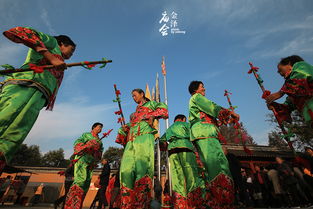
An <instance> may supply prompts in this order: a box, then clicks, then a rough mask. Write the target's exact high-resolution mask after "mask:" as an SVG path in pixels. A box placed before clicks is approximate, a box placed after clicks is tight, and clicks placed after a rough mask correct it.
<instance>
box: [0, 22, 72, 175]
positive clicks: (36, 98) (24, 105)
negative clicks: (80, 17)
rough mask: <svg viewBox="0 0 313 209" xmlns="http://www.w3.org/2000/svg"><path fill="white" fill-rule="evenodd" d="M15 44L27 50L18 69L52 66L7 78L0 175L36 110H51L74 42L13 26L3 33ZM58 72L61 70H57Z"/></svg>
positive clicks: (1, 97)
mask: <svg viewBox="0 0 313 209" xmlns="http://www.w3.org/2000/svg"><path fill="white" fill-rule="evenodd" d="M3 34H4V35H5V36H6V37H7V38H8V39H10V40H11V41H13V42H15V43H22V44H24V45H26V46H28V47H30V49H29V51H28V54H27V57H26V60H25V62H24V64H23V65H22V67H21V68H23V69H26V68H30V67H31V66H32V65H38V66H40V65H47V64H52V65H54V66H55V68H54V69H49V70H45V71H44V72H43V73H34V72H33V71H29V72H20V73H13V74H10V75H7V76H6V77H5V80H4V82H3V86H2V89H1V92H0V157H1V162H0V173H1V171H2V169H3V167H4V166H5V164H6V163H8V162H9V161H10V160H11V159H12V157H13V155H14V153H15V152H16V150H17V149H18V147H19V146H20V144H22V142H23V141H24V139H25V138H26V136H27V134H28V133H29V131H30V130H31V128H32V126H33V125H34V123H35V121H36V119H37V117H38V114H39V111H40V110H41V109H42V108H43V107H44V106H47V109H49V110H52V108H53V104H54V101H55V97H56V94H57V91H58V88H59V86H60V85H61V82H62V78H63V74H64V72H63V70H62V69H65V68H66V64H65V63H64V59H69V58H70V57H71V56H72V54H73V52H74V50H75V46H76V45H75V43H74V42H73V41H72V40H71V39H70V38H69V37H67V36H64V35H60V36H56V37H53V36H50V35H47V34H44V33H41V32H38V31H35V30H33V29H31V28H26V27H16V28H12V29H10V30H8V31H5V32H4V33H3ZM59 70H61V71H59Z"/></svg>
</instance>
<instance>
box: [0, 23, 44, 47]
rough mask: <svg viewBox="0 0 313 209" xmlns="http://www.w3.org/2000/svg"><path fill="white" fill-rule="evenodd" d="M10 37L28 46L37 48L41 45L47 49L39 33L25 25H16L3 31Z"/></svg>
mask: <svg viewBox="0 0 313 209" xmlns="http://www.w3.org/2000/svg"><path fill="white" fill-rule="evenodd" d="M3 34H4V35H5V36H6V37H7V38H8V39H10V40H11V41H13V42H15V43H23V44H25V45H26V46H28V47H30V48H32V49H35V47H37V46H39V47H42V48H44V49H46V47H45V45H44V43H43V42H42V41H41V40H40V38H39V37H38V35H37V33H36V32H35V31H33V30H30V29H28V28H24V27H15V28H11V29H10V30H7V31H5V32H4V33H3Z"/></svg>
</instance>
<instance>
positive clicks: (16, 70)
mask: <svg viewBox="0 0 313 209" xmlns="http://www.w3.org/2000/svg"><path fill="white" fill-rule="evenodd" d="M111 62H112V60H101V61H91V62H75V63H69V64H66V66H67V67H74V66H82V65H96V64H105V63H111ZM39 67H42V68H44V69H52V68H54V66H53V65H43V66H39ZM27 71H32V69H31V68H28V69H7V70H0V75H6V74H10V73H19V72H27Z"/></svg>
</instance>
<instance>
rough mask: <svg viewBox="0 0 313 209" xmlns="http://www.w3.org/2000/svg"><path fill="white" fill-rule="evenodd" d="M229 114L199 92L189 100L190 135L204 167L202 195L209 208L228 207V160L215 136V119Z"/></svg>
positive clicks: (230, 196) (230, 198) (231, 197)
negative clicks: (204, 190) (204, 195)
mask: <svg viewBox="0 0 313 209" xmlns="http://www.w3.org/2000/svg"><path fill="white" fill-rule="evenodd" d="M229 116H230V112H229V111H228V110H227V109H224V108H222V107H221V106H219V105H217V104H215V103H214V102H212V101H210V100H208V99H207V98H206V97H204V96H202V95H201V94H199V93H196V94H194V95H192V97H191V98H190V101H189V122H190V124H191V127H190V129H191V134H190V136H191V137H190V138H191V140H192V141H194V144H195V146H196V148H197V151H198V153H199V156H200V159H201V161H202V163H203V165H204V168H205V181H206V182H205V183H206V188H207V190H208V192H207V194H206V199H207V200H208V205H209V206H210V207H211V208H232V207H233V201H234V189H233V181H232V178H231V174H230V170H229V166H228V161H227V158H226V156H225V155H224V152H223V150H222V147H221V144H220V142H219V140H218V136H219V130H218V125H217V124H218V121H217V119H218V120H219V121H223V120H225V119H226V118H227V117H229Z"/></svg>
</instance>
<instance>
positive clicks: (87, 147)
mask: <svg viewBox="0 0 313 209" xmlns="http://www.w3.org/2000/svg"><path fill="white" fill-rule="evenodd" d="M99 149H100V144H99V143H98V142H97V140H96V139H92V140H90V141H88V142H87V143H86V144H84V143H78V144H76V145H75V147H74V152H75V154H84V153H93V152H95V151H98V150H99Z"/></svg>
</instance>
